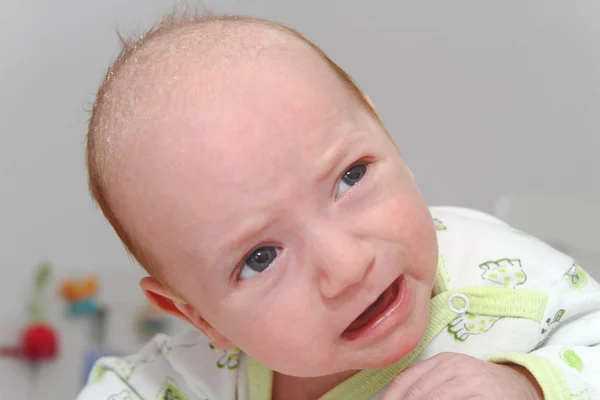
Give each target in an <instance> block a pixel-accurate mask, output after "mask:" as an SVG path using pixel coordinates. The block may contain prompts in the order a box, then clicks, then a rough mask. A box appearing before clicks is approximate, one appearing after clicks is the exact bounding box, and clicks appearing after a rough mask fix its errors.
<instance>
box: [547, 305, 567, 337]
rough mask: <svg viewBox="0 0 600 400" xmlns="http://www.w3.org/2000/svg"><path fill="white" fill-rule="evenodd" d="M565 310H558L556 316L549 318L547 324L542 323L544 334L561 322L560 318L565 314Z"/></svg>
mask: <svg viewBox="0 0 600 400" xmlns="http://www.w3.org/2000/svg"><path fill="white" fill-rule="evenodd" d="M565 312H566V311H565V310H558V311H557V312H556V314H554V318H547V319H546V321H545V324H543V325H542V335H545V334H546V333H548V332H550V331H551V330H552V329H554V326H555V325H556V324H558V323H559V322H560V320H561V319H562V318H563V317H564V316H565Z"/></svg>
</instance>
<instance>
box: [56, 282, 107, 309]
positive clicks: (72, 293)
mask: <svg viewBox="0 0 600 400" xmlns="http://www.w3.org/2000/svg"><path fill="white" fill-rule="evenodd" d="M99 286H100V285H99V283H98V278H96V277H95V276H88V277H85V278H80V279H75V278H72V279H67V280H65V281H64V282H63V284H62V285H61V290H60V293H61V296H62V297H63V299H65V300H66V301H67V303H69V306H70V313H71V315H74V316H77V315H95V314H97V313H98V311H99V310H100V306H99V305H98V303H97V301H96V296H97V295H98V292H99V290H98V287H99Z"/></svg>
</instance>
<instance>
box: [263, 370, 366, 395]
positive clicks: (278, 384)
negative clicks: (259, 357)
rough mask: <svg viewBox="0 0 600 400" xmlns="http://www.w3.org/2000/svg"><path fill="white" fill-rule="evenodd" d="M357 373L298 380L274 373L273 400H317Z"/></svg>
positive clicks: (349, 372) (341, 373)
mask: <svg viewBox="0 0 600 400" xmlns="http://www.w3.org/2000/svg"><path fill="white" fill-rule="evenodd" d="M356 372H358V371H343V372H338V373H337V374H332V375H325V376H317V377H312V378H298V377H295V376H288V375H283V374H280V373H277V372H274V373H273V395H272V399H273V400H317V399H319V398H320V397H321V396H323V395H324V394H325V393H327V392H328V391H330V390H331V389H333V388H334V387H336V386H337V385H338V384H340V383H341V382H343V381H344V380H346V379H348V378H349V377H351V376H352V375H354V374H355V373H356Z"/></svg>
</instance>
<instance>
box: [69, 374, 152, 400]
mask: <svg viewBox="0 0 600 400" xmlns="http://www.w3.org/2000/svg"><path fill="white" fill-rule="evenodd" d="M76 400H143V399H142V397H140V396H139V395H138V393H137V392H136V391H135V390H134V389H133V388H132V387H131V386H130V385H129V384H128V383H127V382H126V381H125V380H123V378H122V377H121V376H119V375H118V374H116V373H115V372H114V371H110V370H107V371H104V373H103V375H102V380H101V381H98V382H94V381H91V380H90V381H89V382H88V383H87V385H86V386H85V387H84V388H83V390H82V391H81V392H80V393H79V396H77V398H76Z"/></svg>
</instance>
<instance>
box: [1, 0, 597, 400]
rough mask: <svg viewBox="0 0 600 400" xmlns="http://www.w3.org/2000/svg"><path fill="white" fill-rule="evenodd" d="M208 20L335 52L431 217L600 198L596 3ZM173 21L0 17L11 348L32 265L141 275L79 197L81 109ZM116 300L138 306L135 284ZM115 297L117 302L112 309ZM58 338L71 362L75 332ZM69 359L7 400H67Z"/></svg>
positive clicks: (119, 9)
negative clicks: (104, 79) (504, 202)
mask: <svg viewBox="0 0 600 400" xmlns="http://www.w3.org/2000/svg"><path fill="white" fill-rule="evenodd" d="M205 3H207V4H208V5H209V6H216V7H215V9H216V10H217V11H230V12H241V13H250V14H252V15H256V16H262V17H268V18H273V19H276V20H279V21H281V22H285V23H288V24H290V25H291V26H293V27H295V28H297V29H299V30H300V31H301V32H303V33H305V34H306V35H307V36H308V37H309V38H311V39H313V40H314V41H315V42H317V43H318V44H320V45H321V46H322V47H323V48H324V49H325V50H326V51H327V52H329V53H330V55H331V56H332V57H333V58H334V59H335V60H336V61H338V62H339V63H340V64H341V65H342V66H343V67H344V68H346V69H347V70H348V72H349V73H350V74H351V75H353V77H354V78H355V79H356V80H357V81H358V83H359V84H360V85H361V87H362V88H363V89H364V90H365V91H366V92H367V93H368V94H369V95H370V96H371V97H372V98H373V100H374V101H375V103H376V104H377V106H378V109H379V112H380V113H381V116H382V118H383V119H384V121H385V122H386V124H387V125H388V128H389V130H390V132H391V133H392V135H393V137H394V138H395V139H396V141H397V142H398V144H399V145H400V148H401V150H402V152H403V153H404V154H405V157H406V158H407V160H408V162H409V164H410V165H411V167H412V169H413V170H414V172H415V175H416V178H417V181H418V182H419V184H420V186H421V188H422V190H423V193H424V195H425V196H426V198H427V200H428V201H429V203H431V204H452V205H462V206H468V207H475V208H480V209H483V210H484V211H491V208H492V204H493V201H494V199H496V198H497V197H498V196H499V195H500V194H501V193H505V192H511V191H518V190H522V189H524V188H542V189H549V188H558V189H559V190H562V191H582V190H595V191H596V192H598V191H599V190H600V189H598V187H597V182H600V157H598V156H597V154H598V148H600V135H598V132H600V113H598V109H599V105H600V46H598V43H599V42H600V24H599V23H598V21H600V3H599V2H597V1H595V0H581V1H577V2H564V1H547V0H539V1H522V0H506V1H498V2H481V1H477V0H469V1H466V0H457V1H451V2H448V1H439V2H431V1H410V2H409V1H392V0H389V1H378V2H375V1H372V2H365V1H354V0H351V1H348V0H343V1H342V0H331V1H318V0H304V1H290V0H283V1H282V0H253V1H246V0H221V1H208V0H207V1H205ZM171 4H172V3H171V2H169V1H165V0H128V1H126V2H123V1H118V0H103V1H90V0H87V1H86V0H55V1H51V2H50V1H45V0H21V1H10V2H4V3H3V4H2V10H1V12H0V22H1V24H0V27H1V28H0V29H1V31H0V33H1V35H0V45H1V46H0V48H2V56H1V57H2V61H3V62H2V63H0V87H2V90H1V91H0V195H1V197H0V198H1V200H0V204H1V205H2V207H0V243H1V247H0V248H1V251H0V266H1V268H2V272H3V276H4V279H1V280H0V293H2V299H1V300H2V301H0V340H1V341H2V342H5V343H6V342H10V341H12V340H13V339H14V338H15V336H16V332H17V331H18V329H19V328H20V327H21V326H22V325H23V324H24V322H25V320H24V317H23V312H22V311H23V306H24V301H25V297H26V295H27V294H28V293H29V288H30V276H31V273H32V269H33V267H34V266H35V265H36V264H37V263H38V262H39V261H40V260H42V259H49V260H51V261H52V262H53V263H54V264H55V265H56V267H57V269H59V272H60V273H61V274H62V275H66V274H68V273H70V272H74V271H78V270H79V269H82V268H83V269H87V270H98V271H101V272H102V273H104V272H106V273H107V274H113V273H114V274H117V275H119V274H120V273H121V272H123V273H125V272H124V271H134V269H135V268H136V267H134V266H132V265H131V263H130V262H129V260H128V259H127V257H126V255H125V253H124V251H123V250H122V248H121V246H120V244H119V243H118V241H117V239H116V237H115V236H114V234H113V233H112V231H111V229H110V228H109V227H108V226H107V225H106V223H105V222H104V221H103V219H102V217H101V215H100V213H99V212H98V211H97V210H96V209H95V208H94V207H93V206H92V204H91V202H90V200H89V197H88V194H87V190H86V187H85V171H84V169H83V148H84V133H85V126H86V121H87V118H88V114H87V113H86V112H84V109H89V108H90V105H91V101H92V99H93V93H94V92H95V90H96V87H97V84H98V83H99V81H100V79H101V76H102V73H103V72H104V70H105V69H106V67H107V66H108V64H109V61H110V60H111V59H112V58H113V57H114V56H115V55H116V53H117V49H118V41H117V38H116V35H115V34H114V32H113V27H114V26H115V25H116V26H119V27H120V28H122V29H123V30H124V31H125V32H126V33H127V32H131V31H133V30H135V29H136V28H137V27H148V26H149V25H150V23H151V22H153V20H154V19H155V18H156V17H157V16H159V15H160V14H161V13H162V12H164V11H166V10H167V9H168V8H169V7H170V5H171ZM591 185H595V187H593V188H590V186H591ZM113 276H115V275H113ZM116 280H117V281H120V279H119V278H117V279H116ZM122 282H123V284H126V285H127V288H128V290H129V288H131V290H135V286H134V282H133V280H131V281H130V280H129V279H128V278H127V279H126V278H124V279H123V280H122ZM116 290H121V289H111V288H110V287H107V291H108V292H107V295H108V296H109V297H110V296H112V294H113V292H114V291H116ZM131 293H135V292H133V291H132V292H131ZM132 296H133V294H132ZM129 302H130V300H129V299H126V303H127V304H129ZM131 302H132V303H133V300H131ZM57 318H58V317H57ZM57 324H58V325H59V328H60V329H63V330H65V332H66V333H65V337H66V338H68V343H69V345H71V346H75V345H74V344H75V343H78V342H77V340H79V339H78V338H79V337H80V336H81V335H83V333H78V329H80V328H78V327H77V326H72V325H70V323H69V322H66V321H63V320H60V319H58V320H57ZM115 329H116V331H118V330H119V329H126V328H118V329H117V328H115ZM78 335H79V336H78ZM115 335H116V337H119V335H120V334H115ZM123 337H124V336H123ZM115 340H116V341H119V340H120V339H115ZM123 341H125V339H123ZM77 346H79V345H77ZM77 346H75V347H77ZM76 351H77V350H76V349H75V350H73V352H74V353H73V355H69V356H68V355H65V356H64V357H65V358H64V359H62V360H61V361H60V363H59V364H57V365H55V366H49V367H47V369H46V370H45V371H43V372H42V373H41V376H42V378H41V380H42V382H41V383H40V385H39V388H40V391H34V392H31V389H30V388H29V385H30V384H31V383H32V382H33V381H31V379H30V377H29V376H28V375H27V374H26V373H25V372H26V371H25V370H23V369H22V367H21V366H19V365H18V364H15V363H13V362H10V361H5V360H0V387H1V388H2V389H3V390H8V393H7V392H3V397H6V398H19V399H32V400H33V399H37V398H40V397H36V396H37V395H36V393H43V398H44V399H47V400H53V399H61V400H64V399H68V398H70V397H71V396H72V388H73V382H74V381H77V380H78V379H79V376H78V375H77V374H78V371H77V369H78V365H77V362H78V361H77V360H78V359H79V358H78V355H77V354H75V353H76ZM71 357H72V358H71Z"/></svg>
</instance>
